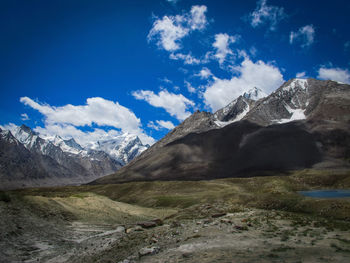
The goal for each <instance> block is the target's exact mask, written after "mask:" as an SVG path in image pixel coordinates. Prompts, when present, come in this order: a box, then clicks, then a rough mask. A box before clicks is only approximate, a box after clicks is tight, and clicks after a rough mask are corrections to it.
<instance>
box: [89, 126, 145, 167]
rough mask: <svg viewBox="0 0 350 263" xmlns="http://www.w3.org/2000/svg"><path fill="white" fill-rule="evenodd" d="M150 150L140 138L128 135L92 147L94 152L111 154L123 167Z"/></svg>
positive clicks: (99, 142) (100, 142)
mask: <svg viewBox="0 0 350 263" xmlns="http://www.w3.org/2000/svg"><path fill="white" fill-rule="evenodd" d="M148 148H149V146H148V145H143V144H142V142H141V140H140V139H139V137H137V136H136V135H132V134H128V133H126V134H123V135H120V136H118V137H116V138H113V139H110V140H104V141H98V142H97V144H96V145H94V146H93V147H92V149H94V150H99V151H103V152H105V153H107V154H109V156H111V157H112V158H114V159H116V160H118V161H119V162H120V163H121V164H123V165H125V164H127V163H129V162H130V161H131V160H132V159H134V158H135V157H136V156H138V155H140V154H141V153H142V152H143V151H145V150H147V149H148Z"/></svg>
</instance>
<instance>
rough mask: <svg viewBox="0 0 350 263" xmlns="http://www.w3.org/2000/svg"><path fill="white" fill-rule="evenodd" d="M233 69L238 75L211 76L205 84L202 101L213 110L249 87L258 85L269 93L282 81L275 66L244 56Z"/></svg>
mask: <svg viewBox="0 0 350 263" xmlns="http://www.w3.org/2000/svg"><path fill="white" fill-rule="evenodd" d="M234 70H235V71H236V72H237V73H238V74H239V75H238V76H234V77H232V78H231V79H219V78H216V77H213V78H214V81H213V82H211V83H209V85H207V87H206V89H205V91H204V93H203V98H204V103H205V104H206V105H207V106H208V107H210V108H211V110H212V111H213V112H215V111H216V110H218V109H220V108H222V107H224V106H226V105H227V104H228V103H230V102H231V101H232V100H234V99H235V98H237V97H238V96H240V95H242V94H243V93H244V92H246V91H248V90H249V89H252V88H254V87H258V88H260V89H262V90H263V91H264V92H265V93H267V94H269V93H271V92H272V91H274V90H275V89H276V88H278V87H279V86H280V85H281V84H282V83H283V82H284V80H283V76H282V74H281V72H280V70H279V69H278V68H277V67H276V66H274V65H272V64H269V63H267V64H266V63H265V62H263V61H261V60H259V61H257V62H255V63H254V62H253V61H251V60H250V59H249V58H248V57H246V58H245V59H244V61H243V62H242V63H241V65H239V66H236V67H234Z"/></svg>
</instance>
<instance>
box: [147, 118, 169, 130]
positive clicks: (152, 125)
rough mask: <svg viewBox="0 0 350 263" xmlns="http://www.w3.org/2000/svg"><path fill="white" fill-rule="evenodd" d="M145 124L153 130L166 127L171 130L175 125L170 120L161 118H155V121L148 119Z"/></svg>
mask: <svg viewBox="0 0 350 263" xmlns="http://www.w3.org/2000/svg"><path fill="white" fill-rule="evenodd" d="M147 126H148V127H149V128H151V129H154V130H157V131H159V130H161V129H167V130H172V129H174V128H175V125H174V124H173V123H172V122H171V121H163V120H156V122H155V123H154V121H150V122H149V123H148V124H147Z"/></svg>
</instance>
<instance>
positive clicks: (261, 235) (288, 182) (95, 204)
mask: <svg viewBox="0 0 350 263" xmlns="http://www.w3.org/2000/svg"><path fill="white" fill-rule="evenodd" d="M349 178H350V177H349V172H348V171H347V172H346V171H338V172H333V173H327V172H318V171H314V170H309V171H303V172H296V173H294V174H291V175H290V176H289V177H285V176H273V177H256V178H244V179H224V180H213V181H201V182H188V181H187V182H181V181H177V182H140V183H126V184H119V185H99V186H72V187H64V188H47V189H45V188H41V189H27V190H21V191H11V192H0V219H1V220H0V230H1V231H0V261H1V262H18V261H24V262H123V263H127V262H129V263H130V262H232V260H237V261H239V262H330V261H331V262H348V258H349V255H350V232H349V229H350V228H349V227H350V222H349V219H350V218H349V212H350V202H349V200H348V199H312V198H307V197H303V196H301V195H299V194H298V193H297V191H298V190H301V189H303V190H307V189H319V188H325V187H326V188H338V189H339V188H345V189H346V188H349V186H350V184H349V183H350V181H349Z"/></svg>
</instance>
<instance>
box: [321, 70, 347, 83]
mask: <svg viewBox="0 0 350 263" xmlns="http://www.w3.org/2000/svg"><path fill="white" fill-rule="evenodd" d="M317 77H318V78H319V79H327V80H334V81H338V82H342V83H347V84H350V72H349V70H347V69H341V68H326V67H324V66H322V67H320V68H319V70H318V76H317Z"/></svg>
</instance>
